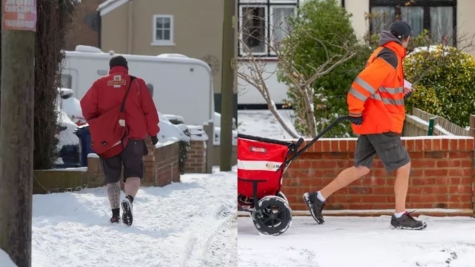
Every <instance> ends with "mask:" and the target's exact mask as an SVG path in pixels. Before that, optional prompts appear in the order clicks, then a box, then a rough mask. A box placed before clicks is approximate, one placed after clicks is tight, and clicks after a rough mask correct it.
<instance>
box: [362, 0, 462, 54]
mask: <svg viewBox="0 0 475 267" xmlns="http://www.w3.org/2000/svg"><path fill="white" fill-rule="evenodd" d="M456 6H457V1H456V0H425V1H407V0H370V9H371V13H372V14H373V16H374V18H373V20H372V21H371V26H370V27H371V31H372V32H379V31H381V30H383V29H387V28H388V27H389V25H390V24H391V23H392V22H393V21H395V20H399V19H402V20H405V21H407V22H408V23H409V24H410V25H411V27H412V31H413V32H414V35H418V34H420V33H421V32H422V31H423V30H424V29H426V30H428V31H429V32H430V33H431V35H432V38H433V40H434V42H436V43H442V44H448V45H456V13H455V12H456Z"/></svg>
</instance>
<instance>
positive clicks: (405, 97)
mask: <svg viewBox="0 0 475 267" xmlns="http://www.w3.org/2000/svg"><path fill="white" fill-rule="evenodd" d="M411 95H412V91H409V93H407V94H405V95H404V101H406V100H407V99H408V98H409V97H411Z"/></svg>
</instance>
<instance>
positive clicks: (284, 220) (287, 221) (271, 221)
mask: <svg viewBox="0 0 475 267" xmlns="http://www.w3.org/2000/svg"><path fill="white" fill-rule="evenodd" d="M251 218H252V222H253V223H254V226H255V227H256V229H257V231H259V232H260V233H262V234H264V235H274V236H277V235H280V234H283V233H284V232H285V231H287V229H289V227H290V225H291V224H292V210H291V209H290V206H289V204H288V202H287V201H286V200H285V199H284V198H282V197H279V196H266V197H263V198H262V199H260V200H259V207H256V210H255V211H253V212H251Z"/></svg>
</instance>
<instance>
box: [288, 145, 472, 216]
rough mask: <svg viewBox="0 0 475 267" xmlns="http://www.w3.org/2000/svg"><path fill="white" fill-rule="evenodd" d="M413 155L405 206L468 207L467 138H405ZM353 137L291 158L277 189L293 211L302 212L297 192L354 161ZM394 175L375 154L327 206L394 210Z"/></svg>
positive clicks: (469, 167)
mask: <svg viewBox="0 0 475 267" xmlns="http://www.w3.org/2000/svg"><path fill="white" fill-rule="evenodd" d="M403 139H404V145H405V146H406V148H407V149H408V151H409V153H410V156H411V158H412V171H411V178H410V186H409V193H408V197H407V208H408V209H427V208H430V209H432V208H447V209H473V202H474V193H473V192H474V190H473V181H474V179H473V173H474V171H473V164H474V163H473V156H474V153H473V152H474V141H473V138H471V137H459V138H453V137H452V138H449V137H445V136H441V137H432V138H431V139H428V138H427V137H419V138H418V137H407V138H403ZM355 147H356V139H322V140H320V141H317V142H316V143H315V144H314V145H313V146H312V147H311V148H310V149H309V150H308V151H307V152H305V153H303V154H302V155H301V156H300V157H299V158H298V159H297V160H295V161H294V162H292V163H291V165H290V166H289V168H288V169H287V171H286V173H285V176H284V177H285V179H284V184H283V188H282V191H283V192H284V194H286V196H287V198H288V199H289V202H290V204H291V207H292V209H293V210H301V211H306V210H307V209H306V206H305V204H304V203H303V200H302V194H303V193H304V192H306V191H309V190H311V191H315V190H318V189H320V188H322V187H323V186H325V185H326V184H328V183H329V182H330V181H332V180H333V179H334V178H335V177H336V176H337V175H338V173H339V172H340V171H342V170H343V169H345V168H346V167H351V166H352V164H353V155H354V150H355ZM394 179H395V176H394V174H387V173H386V171H385V170H384V168H383V165H382V164H381V162H380V161H379V159H375V162H374V165H373V170H372V172H371V173H370V174H368V175H367V176H365V177H363V178H361V179H360V180H358V181H355V182H354V183H353V184H351V185H349V186H348V187H347V188H345V189H342V190H340V191H337V192H336V193H335V194H333V195H332V196H331V197H330V198H328V201H327V207H326V209H327V210H331V209H333V210H342V209H345V210H347V209H351V210H374V209H394V193H393V192H394V189H393V184H394Z"/></svg>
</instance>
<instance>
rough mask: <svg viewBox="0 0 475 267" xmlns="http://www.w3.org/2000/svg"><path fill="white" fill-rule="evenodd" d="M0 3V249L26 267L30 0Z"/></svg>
mask: <svg viewBox="0 0 475 267" xmlns="http://www.w3.org/2000/svg"><path fill="white" fill-rule="evenodd" d="M6 5H10V8H6V7H5V6H6ZM17 5H21V6H22V7H23V8H19V7H18V6H17ZM33 5H34V6H33ZM2 7H3V9H2V10H3V15H2V16H3V19H2V22H3V28H2V50H1V52H2V63H1V64H2V69H1V71H2V79H1V90H2V93H1V125H0V147H1V149H0V151H1V152H0V161H1V163H0V249H3V250H4V251H5V252H6V253H7V254H8V255H9V256H10V258H11V259H12V261H13V262H14V263H15V264H16V265H18V266H19V267H30V266H31V220H32V218H31V217H32V202H33V197H32V193H33V149H34V135H33V114H34V113H33V112H34V111H33V108H34V103H35V101H34V96H35V95H34V91H35V76H34V74H35V66H34V65H35V27H36V24H35V23H36V15H35V12H33V11H31V10H35V9H36V1H21V3H19V4H18V3H16V2H10V1H8V2H7V1H3V3H2ZM25 7H28V8H25ZM11 10H16V12H13V11H11ZM18 10H23V11H18ZM17 12H18V13H22V14H18V13H17ZM23 12H25V13H23ZM21 18H23V22H24V23H23V22H22V21H20V20H22V19H21ZM51 90H56V88H51Z"/></svg>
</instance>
